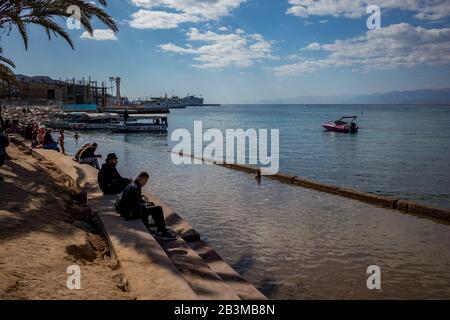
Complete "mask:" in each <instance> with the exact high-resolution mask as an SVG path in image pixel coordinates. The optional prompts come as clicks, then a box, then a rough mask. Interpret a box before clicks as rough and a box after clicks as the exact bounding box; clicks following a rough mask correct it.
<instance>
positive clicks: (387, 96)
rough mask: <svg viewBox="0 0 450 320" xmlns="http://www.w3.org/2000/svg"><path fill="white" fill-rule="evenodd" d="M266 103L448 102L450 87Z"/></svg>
mask: <svg viewBox="0 0 450 320" xmlns="http://www.w3.org/2000/svg"><path fill="white" fill-rule="evenodd" d="M258 103H267V104H335V103H338V104H347V103H348V104H358V103H361V104H450V88H445V89H422V90H410V91H391V92H386V93H376V94H365V95H355V96H352V95H340V96H328V97H320V96H310V97H296V98H288V99H277V100H271V101H259V102H258Z"/></svg>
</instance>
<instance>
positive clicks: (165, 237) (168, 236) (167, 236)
mask: <svg viewBox="0 0 450 320" xmlns="http://www.w3.org/2000/svg"><path fill="white" fill-rule="evenodd" d="M158 238H159V239H160V240H162V241H174V240H176V239H177V237H176V236H174V235H171V234H170V233H168V232H167V231H166V232H162V233H159V234H158Z"/></svg>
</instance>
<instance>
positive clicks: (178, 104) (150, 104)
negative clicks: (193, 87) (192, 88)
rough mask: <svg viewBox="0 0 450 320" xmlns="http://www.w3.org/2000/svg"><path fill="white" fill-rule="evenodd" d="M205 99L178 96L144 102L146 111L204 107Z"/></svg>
mask: <svg viewBox="0 0 450 320" xmlns="http://www.w3.org/2000/svg"><path fill="white" fill-rule="evenodd" d="M204 101H205V99H204V98H203V97H196V96H194V95H189V94H188V95H187V96H186V97H184V98H180V97H178V96H172V97H168V96H167V94H166V95H164V96H163V97H151V98H149V99H147V100H145V101H143V102H142V105H143V107H144V108H145V109H181V108H186V107H196V106H203V105H204Z"/></svg>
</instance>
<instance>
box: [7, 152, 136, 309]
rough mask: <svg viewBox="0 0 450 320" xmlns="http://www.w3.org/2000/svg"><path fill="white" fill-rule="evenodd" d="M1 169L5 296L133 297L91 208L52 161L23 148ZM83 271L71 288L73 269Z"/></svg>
mask: <svg viewBox="0 0 450 320" xmlns="http://www.w3.org/2000/svg"><path fill="white" fill-rule="evenodd" d="M7 152H8V155H9V156H10V160H8V161H7V162H6V164H5V165H4V166H3V167H1V168H0V176H1V177H3V178H4V179H5V180H4V181H0V299H2V300H3V299H82V300H85V299H132V297H131V296H130V294H129V293H128V292H126V288H125V286H124V285H123V283H122V282H123V281H122V279H123V278H122V274H121V271H120V269H118V270H113V269H112V268H111V267H110V256H109V248H108V245H107V242H106V240H105V238H104V236H103V235H102V234H101V232H99V231H98V228H96V226H95V223H94V222H93V221H92V219H91V217H90V214H89V210H87V208H86V207H83V205H79V204H77V203H76V201H75V200H74V197H73V192H71V191H70V190H69V189H68V188H67V187H65V185H64V181H63V179H62V178H61V176H60V175H59V174H58V172H57V171H55V170H53V168H52V166H51V164H49V163H46V162H45V161H38V160H37V159H35V158H33V157H32V156H31V155H27V154H26V153H25V152H24V151H22V150H20V149H19V148H18V147H17V146H11V147H9V148H8V151H7ZM71 265H78V266H79V267H80V269H81V289H80V290H69V289H68V288H67V286H66V282H67V279H68V277H69V276H70V274H68V273H66V271H67V267H69V266H71Z"/></svg>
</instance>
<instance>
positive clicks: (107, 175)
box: [0, 114, 176, 241]
mask: <svg viewBox="0 0 450 320" xmlns="http://www.w3.org/2000/svg"><path fill="white" fill-rule="evenodd" d="M8 133H20V134H22V136H23V137H24V139H26V140H29V141H31V144H32V147H33V148H43V149H47V150H55V151H58V152H62V153H63V154H65V148H64V139H65V136H64V130H60V131H59V138H58V140H57V141H56V140H55V139H54V138H53V136H52V134H53V130H52V129H49V128H42V127H39V125H38V124H37V123H27V124H26V125H23V126H21V125H20V123H19V121H9V120H6V121H3V118H2V117H1V114H0V166H2V165H3V164H4V163H5V159H6V148H7V147H8V145H9V138H8ZM79 138H80V136H79V134H78V133H77V132H75V135H74V139H75V140H78V139H79ZM97 147H98V145H97V143H85V144H83V145H82V146H81V148H80V149H79V150H78V151H77V152H76V153H75V155H74V158H73V160H74V161H77V162H79V163H80V164H88V165H91V166H92V167H94V168H96V169H98V170H99V172H98V184H99V187H100V189H101V190H102V191H103V193H104V195H119V194H121V197H120V199H119V200H118V201H117V202H116V205H115V209H116V210H117V212H118V213H119V214H120V215H121V216H122V217H123V218H124V219H125V220H136V219H140V220H141V221H142V222H143V224H144V226H145V227H146V228H147V229H148V230H149V231H150V232H151V233H152V234H154V235H155V236H156V237H157V238H158V239H160V240H161V241H172V240H175V239H176V236H175V235H173V233H172V232H171V231H170V230H169V229H167V227H166V223H165V220H164V212H163V209H162V207H160V206H157V205H155V204H154V203H153V202H150V201H147V200H146V199H145V197H143V195H142V188H143V187H144V186H145V185H146V184H147V183H148V180H149V174H148V173H147V172H141V173H140V174H139V175H138V176H137V177H136V179H127V178H123V177H122V176H121V175H120V174H119V172H118V170H117V164H118V158H117V155H116V154H115V153H110V154H108V156H107V157H106V161H105V163H104V164H103V165H102V166H101V167H100V164H99V159H101V158H102V155H100V154H97ZM2 180H3V178H1V177H0V181H2ZM150 217H151V218H152V220H153V222H154V224H150V222H149V218H150Z"/></svg>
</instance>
